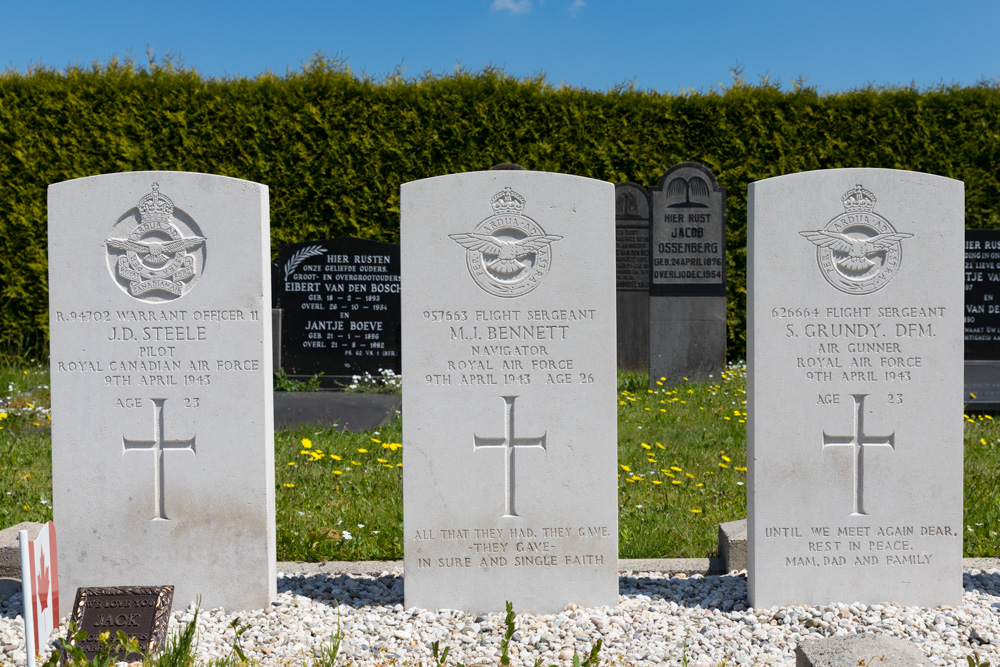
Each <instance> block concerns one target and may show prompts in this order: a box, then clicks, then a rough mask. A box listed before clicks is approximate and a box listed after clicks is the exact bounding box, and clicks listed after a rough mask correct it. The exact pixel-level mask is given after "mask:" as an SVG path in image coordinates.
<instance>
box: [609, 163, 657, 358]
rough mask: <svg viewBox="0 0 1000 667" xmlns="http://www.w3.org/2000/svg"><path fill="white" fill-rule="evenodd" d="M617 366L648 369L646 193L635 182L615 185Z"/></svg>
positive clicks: (647, 221) (647, 196)
mask: <svg viewBox="0 0 1000 667" xmlns="http://www.w3.org/2000/svg"><path fill="white" fill-rule="evenodd" d="M615 247H616V249H617V287H618V291H617V294H616V300H617V306H618V367H619V368H623V369H628V370H641V371H645V370H648V369H649V193H648V192H647V191H646V188H644V187H642V186H641V185H638V184H637V183H619V184H618V185H616V186H615Z"/></svg>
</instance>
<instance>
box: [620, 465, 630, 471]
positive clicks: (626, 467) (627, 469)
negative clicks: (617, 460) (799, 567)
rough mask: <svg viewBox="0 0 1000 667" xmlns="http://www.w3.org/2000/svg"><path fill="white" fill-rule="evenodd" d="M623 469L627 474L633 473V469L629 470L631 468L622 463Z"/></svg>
mask: <svg viewBox="0 0 1000 667" xmlns="http://www.w3.org/2000/svg"><path fill="white" fill-rule="evenodd" d="M621 467H622V470H624V471H625V472H632V469H631V468H629V467H628V466H627V465H625V464H624V463H622V464H621Z"/></svg>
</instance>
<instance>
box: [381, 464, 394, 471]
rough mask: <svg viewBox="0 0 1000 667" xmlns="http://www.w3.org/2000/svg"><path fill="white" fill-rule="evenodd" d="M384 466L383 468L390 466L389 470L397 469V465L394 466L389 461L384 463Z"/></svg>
mask: <svg viewBox="0 0 1000 667" xmlns="http://www.w3.org/2000/svg"><path fill="white" fill-rule="evenodd" d="M382 467H383V468H388V469H389V470H395V469H396V466H394V465H392V464H389V463H383V464H382Z"/></svg>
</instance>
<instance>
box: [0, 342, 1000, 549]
mask: <svg viewBox="0 0 1000 667" xmlns="http://www.w3.org/2000/svg"><path fill="white" fill-rule="evenodd" d="M47 385H48V369H47V367H45V366H44V365H41V364H38V363H27V364H25V363H20V364H12V363H9V362H6V363H5V362H3V361H0V396H3V397H9V398H4V399H3V400H4V402H5V404H6V406H5V407H3V408H0V470H3V471H4V475H3V476H2V477H0V527H6V526H10V525H13V524H15V523H18V522H20V521H47V520H49V519H51V518H52V500H51V499H52V471H51V437H50V429H49V425H50V421H49V413H48V405H49V392H48V388H47ZM618 391H619V394H618V464H619V465H618V470H617V473H618V510H619V555H620V556H621V557H622V558H660V557H670V558H683V557H705V556H711V555H715V552H716V548H717V546H718V545H717V539H718V537H717V536H718V524H719V523H721V522H725V521H732V520H734V519H739V518H743V517H745V516H746V417H747V415H746V377H745V372H744V371H743V370H742V369H732V370H728V371H725V372H724V373H723V374H722V375H721V377H719V378H717V379H716V381H715V382H714V383H684V384H681V385H680V386H677V387H657V389H656V390H654V391H651V390H649V389H647V388H646V377H645V376H644V375H641V374H624V373H623V374H619V387H618ZM56 418H58V415H57V416H56ZM998 422H1000V419H998V420H995V419H993V417H992V415H988V414H983V415H968V416H966V417H965V517H964V518H965V555H966V556H970V557H971V556H997V555H998V548H997V545H998V543H1000V541H998V539H997V530H998V526H1000V523H998V518H1000V517H998V514H1000V488H998V485H1000V475H998V474H997V462H998V458H1000V423H998ZM401 442H402V433H401V430H400V425H399V424H398V423H396V424H392V425H390V426H388V427H385V428H382V429H380V430H378V431H372V432H366V433H338V432H336V431H334V430H332V429H321V430H317V429H315V428H297V429H292V430H286V431H278V432H276V433H275V467H276V471H275V485H276V489H275V495H276V498H277V533H278V535H277V542H278V560H304V561H324V560H398V559H401V558H402V557H403V551H402V530H403V525H402V524H403V502H402V499H403V484H402V476H403V472H402V445H401V444H400V443H401Z"/></svg>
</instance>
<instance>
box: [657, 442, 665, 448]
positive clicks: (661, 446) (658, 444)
mask: <svg viewBox="0 0 1000 667" xmlns="http://www.w3.org/2000/svg"><path fill="white" fill-rule="evenodd" d="M656 446H657V447H659V448H660V449H666V447H664V446H663V445H661V444H660V443H656Z"/></svg>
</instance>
